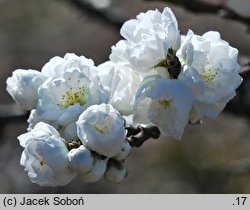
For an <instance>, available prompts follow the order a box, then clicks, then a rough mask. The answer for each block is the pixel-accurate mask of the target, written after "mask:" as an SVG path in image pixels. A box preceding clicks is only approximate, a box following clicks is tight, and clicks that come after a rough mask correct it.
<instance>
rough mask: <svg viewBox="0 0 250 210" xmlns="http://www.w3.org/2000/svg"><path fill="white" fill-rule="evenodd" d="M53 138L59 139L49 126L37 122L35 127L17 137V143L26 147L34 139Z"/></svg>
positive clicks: (53, 129)
mask: <svg viewBox="0 0 250 210" xmlns="http://www.w3.org/2000/svg"><path fill="white" fill-rule="evenodd" d="M51 136H54V137H55V138H60V134H59V132H58V131H57V130H56V129H55V128H54V127H52V126H51V125H49V124H46V123H44V122H39V123H37V124H36V125H35V127H34V128H33V129H30V131H29V132H27V133H24V134H21V135H20V136H18V137H17V138H18V140H19V143H20V145H21V146H22V147H26V146H27V145H28V144H29V143H30V142H31V141H33V140H34V138H36V139H38V138H41V139H43V138H45V137H51Z"/></svg>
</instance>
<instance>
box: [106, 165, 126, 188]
mask: <svg viewBox="0 0 250 210" xmlns="http://www.w3.org/2000/svg"><path fill="white" fill-rule="evenodd" d="M104 177H105V179H106V180H108V181H110V182H112V183H121V182H122V181H124V179H125V178H126V177H127V170H126V168H125V166H124V165H123V163H121V162H117V161H113V160H111V161H109V162H108V168H107V170H106V172H105V174H104Z"/></svg>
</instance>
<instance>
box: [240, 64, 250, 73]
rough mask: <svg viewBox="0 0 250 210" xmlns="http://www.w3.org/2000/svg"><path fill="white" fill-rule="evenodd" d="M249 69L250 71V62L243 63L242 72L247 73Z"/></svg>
mask: <svg viewBox="0 0 250 210" xmlns="http://www.w3.org/2000/svg"><path fill="white" fill-rule="evenodd" d="M249 71H250V62H248V63H246V64H244V65H242V66H241V68H240V74H245V73H248V72H249Z"/></svg>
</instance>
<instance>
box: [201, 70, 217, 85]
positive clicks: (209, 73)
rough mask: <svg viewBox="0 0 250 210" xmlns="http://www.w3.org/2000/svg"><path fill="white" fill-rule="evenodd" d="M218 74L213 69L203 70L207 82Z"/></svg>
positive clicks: (203, 77) (203, 76)
mask: <svg viewBox="0 0 250 210" xmlns="http://www.w3.org/2000/svg"><path fill="white" fill-rule="evenodd" d="M217 75H218V72H216V71H213V70H211V69H208V70H205V71H204V72H202V74H201V76H202V79H203V80H204V81H205V82H206V83H210V82H211V81H213V80H214V79H215V78H216V76H217Z"/></svg>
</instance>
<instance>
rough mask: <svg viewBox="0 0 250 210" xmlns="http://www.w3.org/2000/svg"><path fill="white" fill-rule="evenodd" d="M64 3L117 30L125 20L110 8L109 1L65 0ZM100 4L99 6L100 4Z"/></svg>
mask: <svg viewBox="0 0 250 210" xmlns="http://www.w3.org/2000/svg"><path fill="white" fill-rule="evenodd" d="M66 2H68V3H70V4H73V5H75V6H76V7H77V8H78V9H79V10H81V11H82V12H84V13H87V14H88V15H90V16H93V17H95V18H99V19H100V20H102V21H105V22H107V23H109V24H111V25H113V26H115V27H117V28H118V29H119V30H120V28H121V26H122V24H123V23H124V22H125V21H126V20H127V18H126V16H125V15H124V14H122V11H120V10H119V11H118V10H116V9H114V8H112V7H111V3H112V1H111V0H103V1H100V0H66ZM100 3H101V4H100Z"/></svg>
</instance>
